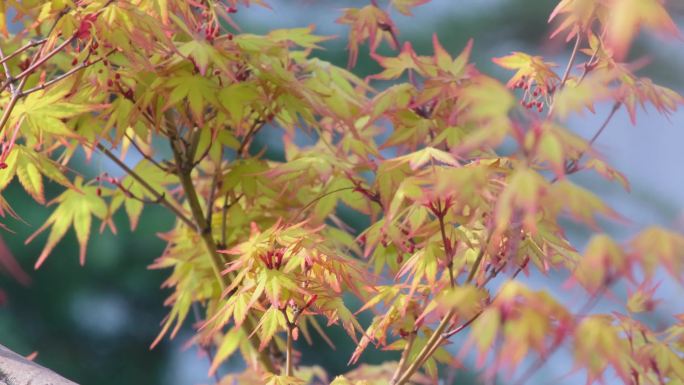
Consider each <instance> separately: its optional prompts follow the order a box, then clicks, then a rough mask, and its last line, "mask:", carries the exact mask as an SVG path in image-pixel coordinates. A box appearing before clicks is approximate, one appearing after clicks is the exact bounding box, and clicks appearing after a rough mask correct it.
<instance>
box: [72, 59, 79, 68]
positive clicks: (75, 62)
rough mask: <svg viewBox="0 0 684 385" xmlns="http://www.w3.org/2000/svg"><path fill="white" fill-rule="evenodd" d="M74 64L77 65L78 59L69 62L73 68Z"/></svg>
mask: <svg viewBox="0 0 684 385" xmlns="http://www.w3.org/2000/svg"><path fill="white" fill-rule="evenodd" d="M76 64H78V58H74V60H72V61H71V65H72V66H75V65H76Z"/></svg>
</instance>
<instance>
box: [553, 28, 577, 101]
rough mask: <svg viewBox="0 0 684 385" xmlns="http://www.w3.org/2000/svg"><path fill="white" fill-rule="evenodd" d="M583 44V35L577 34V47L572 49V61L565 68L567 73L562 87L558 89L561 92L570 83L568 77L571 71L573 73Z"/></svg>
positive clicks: (561, 83)
mask: <svg viewBox="0 0 684 385" xmlns="http://www.w3.org/2000/svg"><path fill="white" fill-rule="evenodd" d="M581 43H582V35H581V34H579V33H578V34H577V39H575V46H574V47H573V48H572V53H571V54H570V60H568V66H567V67H565V72H564V73H563V77H562V78H561V82H560V85H559V86H558V89H559V90H560V89H561V88H563V86H565V83H566V82H567V81H568V77H569V76H570V71H572V66H573V65H574V64H575V59H576V58H577V52H578V51H579V47H580V44H581Z"/></svg>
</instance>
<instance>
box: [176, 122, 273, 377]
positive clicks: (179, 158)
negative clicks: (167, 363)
mask: <svg viewBox="0 0 684 385" xmlns="http://www.w3.org/2000/svg"><path fill="white" fill-rule="evenodd" d="M173 134H174V133H172V135H173ZM169 141H170V144H171V150H172V152H173V156H174V159H175V161H176V170H177V172H178V174H177V175H178V178H179V179H180V182H181V186H182V188H183V191H184V192H185V199H186V201H187V202H188V205H189V206H190V210H191V212H192V217H193V220H194V225H195V226H196V227H195V228H196V229H197V232H198V233H199V234H200V236H201V237H202V241H203V244H204V247H205V248H206V250H207V253H208V254H209V257H210V259H211V267H212V270H213V271H214V275H215V276H216V279H217V281H218V284H219V287H220V288H221V291H225V289H226V287H228V286H230V283H231V279H234V278H235V276H234V274H233V273H232V272H231V273H230V274H228V275H222V274H221V265H222V263H223V261H222V257H221V255H220V254H219V253H218V250H217V248H216V242H215V241H214V237H213V235H212V231H211V224H210V223H207V221H206V218H205V216H204V213H203V212H202V206H201V205H200V202H199V198H198V196H197V190H196V189H195V186H194V184H193V181H192V177H191V175H190V172H191V171H192V169H190V168H188V167H187V164H188V162H190V161H191V160H192V156H193V154H192V153H190V154H186V158H185V159H184V158H183V154H182V152H181V149H180V148H179V147H178V143H177V142H176V139H175V137H174V136H171V137H169ZM243 325H244V327H245V329H247V334H248V335H249V334H252V332H253V331H254V330H255V329H256V327H255V325H254V323H253V321H252V320H251V319H250V318H249V317H247V318H246V319H245V321H244V323H243ZM257 339H258V338H257ZM250 342H251V344H252V346H253V347H254V349H255V350H256V351H257V352H258V355H259V361H260V363H261V365H262V367H263V368H264V369H265V370H266V371H268V372H271V373H275V368H274V366H273V363H272V362H271V359H270V358H269V357H268V355H267V354H266V352H265V351H259V342H258V341H254V340H251V339H250Z"/></svg>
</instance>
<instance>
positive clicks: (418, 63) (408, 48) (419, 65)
mask: <svg viewBox="0 0 684 385" xmlns="http://www.w3.org/2000/svg"><path fill="white" fill-rule="evenodd" d="M372 56H373V58H374V59H375V60H376V61H377V62H378V64H380V66H381V67H383V68H384V70H383V71H382V72H381V73H379V74H376V75H372V76H371V78H373V79H383V80H392V79H396V78H398V77H399V76H401V75H403V74H404V72H406V71H416V72H417V73H422V72H423V67H424V66H425V65H426V64H427V63H426V62H427V58H425V57H418V55H417V54H416V52H415V51H414V50H413V46H412V45H411V42H408V41H407V42H405V43H404V46H403V47H402V49H401V52H400V53H399V56H397V57H383V56H380V55H377V54H373V55H372Z"/></svg>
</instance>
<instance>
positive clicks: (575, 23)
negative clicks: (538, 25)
mask: <svg viewBox="0 0 684 385" xmlns="http://www.w3.org/2000/svg"><path fill="white" fill-rule="evenodd" d="M603 9H604V6H603V5H602V4H601V3H599V2H597V1H594V0H562V1H560V2H559V3H558V5H556V8H554V10H553V12H551V15H550V16H549V22H552V21H553V20H555V19H556V18H557V17H559V16H561V15H562V16H564V19H563V20H561V21H560V22H559V25H558V27H557V28H556V29H555V30H554V31H553V33H551V38H553V37H555V36H556V35H557V34H559V33H561V32H563V31H565V30H568V29H569V30H570V31H569V32H568V35H567V36H566V41H569V40H570V39H572V38H574V37H575V36H576V35H577V34H578V33H580V32H581V33H585V32H586V31H587V30H589V29H590V27H591V25H592V23H593V22H594V20H595V19H596V17H597V11H599V10H600V11H603Z"/></svg>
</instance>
